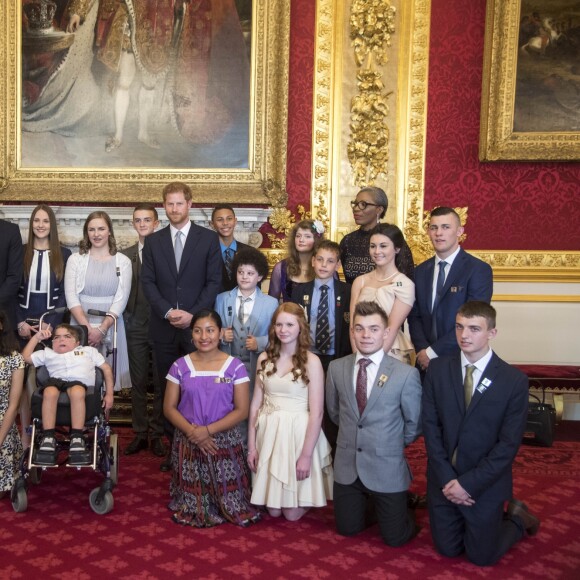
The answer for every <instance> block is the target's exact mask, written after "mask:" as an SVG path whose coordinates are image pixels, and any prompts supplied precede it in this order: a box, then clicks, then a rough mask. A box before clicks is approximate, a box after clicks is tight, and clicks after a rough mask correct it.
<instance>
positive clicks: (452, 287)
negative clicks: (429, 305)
mask: <svg viewBox="0 0 580 580" xmlns="http://www.w3.org/2000/svg"><path fill="white" fill-rule="evenodd" d="M449 290H450V291H451V292H458V290H459V289H458V288H457V286H451V288H450V289H449Z"/></svg>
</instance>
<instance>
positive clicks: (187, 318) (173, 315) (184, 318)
mask: <svg viewBox="0 0 580 580" xmlns="http://www.w3.org/2000/svg"><path fill="white" fill-rule="evenodd" d="M192 318H193V316H192V315H191V313H190V312H187V310H179V309H177V308H176V309H174V310H172V311H171V312H170V313H169V314H168V315H167V320H168V321H169V324H171V326H175V328H181V329H185V328H189V325H190V324H191V319H192Z"/></svg>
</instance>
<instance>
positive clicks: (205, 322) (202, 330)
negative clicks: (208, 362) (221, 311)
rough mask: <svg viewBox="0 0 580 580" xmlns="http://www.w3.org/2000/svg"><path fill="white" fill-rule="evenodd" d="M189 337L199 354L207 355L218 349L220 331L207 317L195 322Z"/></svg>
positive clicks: (213, 321)
mask: <svg viewBox="0 0 580 580" xmlns="http://www.w3.org/2000/svg"><path fill="white" fill-rule="evenodd" d="M191 337H192V339H193V344H194V346H195V348H197V350H198V351H199V352H202V353H207V352H211V351H212V350H217V349H218V348H219V341H220V329H219V327H218V325H217V324H216V323H215V320H213V319H212V318H210V317H209V316H207V317H205V318H199V319H198V320H196V321H195V324H194V325H193V330H192V333H191Z"/></svg>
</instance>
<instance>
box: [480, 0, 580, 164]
mask: <svg viewBox="0 0 580 580" xmlns="http://www.w3.org/2000/svg"><path fill="white" fill-rule="evenodd" d="M579 145H580V3H579V2H578V1H577V0H543V1H541V0H507V1H501V2H500V1H499V0H489V2H488V11H487V21H486V62H485V67H484V86H483V101H482V134H481V147H480V157H481V158H482V159H483V160H494V159H513V160H517V159H522V160H524V159H546V160H551V159H554V160H556V159H557V160H575V159H578V158H580V153H579V149H578V147H579Z"/></svg>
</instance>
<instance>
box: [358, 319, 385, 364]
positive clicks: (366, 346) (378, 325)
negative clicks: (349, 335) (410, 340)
mask: <svg viewBox="0 0 580 580" xmlns="http://www.w3.org/2000/svg"><path fill="white" fill-rule="evenodd" d="M387 334H389V329H388V328H387V325H386V324H385V321H384V320H383V319H382V318H381V316H380V315H379V314H370V315H369V316H360V315H355V317H354V326H353V336H354V343H355V345H356V349H357V350H358V351H359V352H360V353H361V354H364V355H365V356H368V355H371V354H374V353H375V352H377V351H379V350H381V349H382V348H383V341H384V340H385V338H386V337H387Z"/></svg>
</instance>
